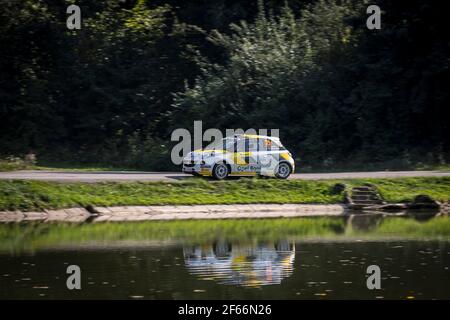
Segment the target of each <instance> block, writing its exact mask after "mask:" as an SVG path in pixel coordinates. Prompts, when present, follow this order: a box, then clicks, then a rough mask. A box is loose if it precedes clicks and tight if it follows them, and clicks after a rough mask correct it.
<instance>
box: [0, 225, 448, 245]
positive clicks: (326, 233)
mask: <svg viewBox="0 0 450 320" xmlns="http://www.w3.org/2000/svg"><path fill="white" fill-rule="evenodd" d="M219 239H223V240H227V241H230V242H233V243H237V242H238V243H258V242H264V241H277V240H307V239H314V240H319V239H322V240H357V239H358V240H361V239H364V240H368V241H372V240H388V239H396V240H398V239H422V240H423V239H427V240H428V239H429V240H446V241H447V240H450V218H449V217H438V218H434V219H431V220H429V221H426V222H418V221H416V220H413V219H408V218H385V219H384V220H383V221H382V222H381V224H380V225H379V227H377V228H375V229H373V230H370V231H367V232H361V231H359V232H355V231H352V229H351V228H350V227H348V226H347V225H346V223H345V220H344V219H343V218H324V217H322V218H298V219H260V220H212V221H211V220H209V221H206V220H197V221H192V220H191V221H147V222H106V223H94V224H43V223H27V224H1V225H0V251H10V252H20V251H33V250H38V249H43V248H51V247H58V246H68V247H72V248H76V247H77V246H82V245H88V244H97V245H111V244H114V243H120V242H123V241H128V242H129V241H138V242H141V243H143V242H145V241H155V240H156V241H168V240H170V241H180V242H182V243H196V244H207V243H212V242H214V241H216V240H219Z"/></svg>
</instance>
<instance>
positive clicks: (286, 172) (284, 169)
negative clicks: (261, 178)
mask: <svg viewBox="0 0 450 320" xmlns="http://www.w3.org/2000/svg"><path fill="white" fill-rule="evenodd" d="M291 171H292V169H291V166H290V165H289V164H288V163H287V162H281V163H280V164H279V165H278V167H277V169H276V171H275V177H277V178H278V179H287V178H288V177H289V176H290V175H291Z"/></svg>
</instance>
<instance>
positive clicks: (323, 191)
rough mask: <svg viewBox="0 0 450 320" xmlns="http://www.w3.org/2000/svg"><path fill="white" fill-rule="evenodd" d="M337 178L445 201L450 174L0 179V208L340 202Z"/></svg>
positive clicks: (394, 195) (398, 196)
mask: <svg viewBox="0 0 450 320" xmlns="http://www.w3.org/2000/svg"><path fill="white" fill-rule="evenodd" d="M336 182H344V183H346V184H347V185H349V186H354V185H360V184H362V183H365V182H370V183H373V184H375V185H376V186H377V187H378V188H379V190H380V192H381V194H382V195H383V197H384V198H385V199H386V200H387V201H390V202H405V201H410V200H412V199H413V198H414V196H416V195H418V194H427V195H430V196H432V197H433V198H435V199H437V200H439V201H449V200H450V177H439V178H398V179H352V180H317V181H310V180H309V181H308V180H288V181H280V180H275V179H240V180H231V181H219V182H210V181H208V180H205V179H201V178H196V179H190V180H188V181H183V182H173V183H170V182H122V183H118V182H103V183H57V182H44V181H20V180H11V181H9V180H2V181H0V210H23V211H32V210H43V209H51V208H53V209H55V208H67V207H76V206H87V205H95V206H118V205H169V204H172V205H182V204H189V205H190V204H232V203H321V204H330V203H339V202H341V201H342V198H343V197H342V194H337V195H335V194H332V193H331V191H330V189H331V187H332V186H333V185H334V184H335V183H336Z"/></svg>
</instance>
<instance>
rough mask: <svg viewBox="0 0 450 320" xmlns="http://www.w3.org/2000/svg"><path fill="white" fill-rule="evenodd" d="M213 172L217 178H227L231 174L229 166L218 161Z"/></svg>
mask: <svg viewBox="0 0 450 320" xmlns="http://www.w3.org/2000/svg"><path fill="white" fill-rule="evenodd" d="M212 174H213V177H214V179H217V180H222V179H225V178H226V177H228V174H229V171H228V166H227V165H226V164H224V163H218V164H216V165H215V166H214V169H213V172H212Z"/></svg>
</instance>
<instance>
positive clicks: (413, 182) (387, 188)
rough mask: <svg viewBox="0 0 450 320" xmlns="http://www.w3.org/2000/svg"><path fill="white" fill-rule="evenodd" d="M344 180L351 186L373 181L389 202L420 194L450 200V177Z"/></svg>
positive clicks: (409, 199) (410, 198)
mask: <svg viewBox="0 0 450 320" xmlns="http://www.w3.org/2000/svg"><path fill="white" fill-rule="evenodd" d="M343 182H344V183H347V184H348V185H349V186H356V185H359V184H361V183H364V182H368V183H372V184H374V185H375V186H376V187H377V188H378V190H379V192H380V194H381V196H382V197H383V198H384V199H385V200H386V201H388V202H408V201H411V200H413V199H414V197H415V196H417V195H419V194H426V195H429V196H431V197H432V198H434V199H436V200H438V201H441V202H448V201H450V177H419V178H392V179H354V180H344V181H343Z"/></svg>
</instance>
